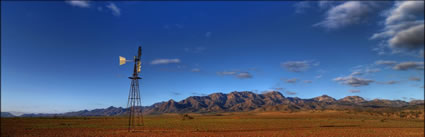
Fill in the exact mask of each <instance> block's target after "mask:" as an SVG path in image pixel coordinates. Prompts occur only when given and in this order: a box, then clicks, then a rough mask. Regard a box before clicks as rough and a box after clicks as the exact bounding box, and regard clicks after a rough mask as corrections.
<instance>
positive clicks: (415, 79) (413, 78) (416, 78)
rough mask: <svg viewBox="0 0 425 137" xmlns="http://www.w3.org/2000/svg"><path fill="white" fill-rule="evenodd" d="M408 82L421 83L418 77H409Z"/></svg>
mask: <svg viewBox="0 0 425 137" xmlns="http://www.w3.org/2000/svg"><path fill="white" fill-rule="evenodd" d="M409 80H410V81H421V78H418V77H410V78H409Z"/></svg>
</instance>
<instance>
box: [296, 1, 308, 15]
mask: <svg viewBox="0 0 425 137" xmlns="http://www.w3.org/2000/svg"><path fill="white" fill-rule="evenodd" d="M310 6H311V5H310V2H308V1H301V2H298V3H295V4H294V7H295V13H304V12H305V10H306V9H308V8H310Z"/></svg>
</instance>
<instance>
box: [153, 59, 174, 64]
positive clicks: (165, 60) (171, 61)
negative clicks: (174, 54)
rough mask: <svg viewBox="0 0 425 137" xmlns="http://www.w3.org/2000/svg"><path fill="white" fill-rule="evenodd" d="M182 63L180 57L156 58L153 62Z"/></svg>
mask: <svg viewBox="0 0 425 137" xmlns="http://www.w3.org/2000/svg"><path fill="white" fill-rule="evenodd" d="M171 63H180V59H177V58H176V59H155V60H153V61H152V62H151V64H153V65H159V64H171Z"/></svg>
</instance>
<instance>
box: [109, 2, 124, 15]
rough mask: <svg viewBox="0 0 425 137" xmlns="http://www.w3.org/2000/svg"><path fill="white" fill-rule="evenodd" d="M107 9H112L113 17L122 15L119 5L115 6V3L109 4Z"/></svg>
mask: <svg viewBox="0 0 425 137" xmlns="http://www.w3.org/2000/svg"><path fill="white" fill-rule="evenodd" d="M106 8H108V9H110V10H111V11H112V15H114V16H120V15H121V10H120V8H118V7H117V5H115V4H114V3H109V4H108V5H106Z"/></svg>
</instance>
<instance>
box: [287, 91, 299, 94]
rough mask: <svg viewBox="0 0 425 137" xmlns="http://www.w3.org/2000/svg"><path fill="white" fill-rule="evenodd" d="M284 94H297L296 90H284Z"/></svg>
mask: <svg viewBox="0 0 425 137" xmlns="http://www.w3.org/2000/svg"><path fill="white" fill-rule="evenodd" d="M285 94H286V95H295V94H297V92H292V91H286V92H285Z"/></svg>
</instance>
